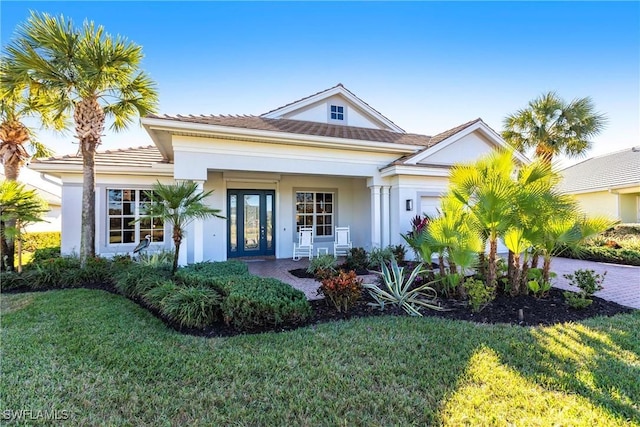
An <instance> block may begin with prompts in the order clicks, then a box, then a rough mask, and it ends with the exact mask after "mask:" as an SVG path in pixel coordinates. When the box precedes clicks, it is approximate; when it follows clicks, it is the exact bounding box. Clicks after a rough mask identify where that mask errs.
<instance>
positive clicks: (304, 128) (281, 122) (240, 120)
mask: <svg viewBox="0 0 640 427" xmlns="http://www.w3.org/2000/svg"><path fill="white" fill-rule="evenodd" d="M147 117H148V118H153V119H163V120H175V121H181V122H188V123H197V124H203V125H216V126H229V127H236V128H244V129H254V130H266V131H274V132H285V133H293V134H301V135H313V136H326V137H333V138H345V139H356V140H362V141H375V142H388V143H394V144H408V145H421V146H425V147H428V146H430V145H431V144H430V141H431V137H429V136H427V135H418V134H413V133H400V132H393V131H388V130H381V129H370V128H361V127H355V126H341V125H334V124H327V123H318V122H309V121H303V120H292V119H268V118H265V117H261V116H246V115H245V116H225V115H220V116H214V115H209V116H204V115H200V116H193V115H189V116H183V115H177V116H168V115H166V114H165V115H163V116H158V115H147Z"/></svg>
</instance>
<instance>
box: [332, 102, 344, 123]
mask: <svg viewBox="0 0 640 427" xmlns="http://www.w3.org/2000/svg"><path fill="white" fill-rule="evenodd" d="M329 118H330V119H331V120H344V107H343V106H342V105H332V106H331V107H330V113H329Z"/></svg>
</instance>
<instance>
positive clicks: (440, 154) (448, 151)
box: [420, 133, 495, 165]
mask: <svg viewBox="0 0 640 427" xmlns="http://www.w3.org/2000/svg"><path fill="white" fill-rule="evenodd" d="M437 147H438V146H437V145H436V148H437ZM494 148H495V144H492V143H490V142H489V141H488V140H487V139H485V138H484V137H483V136H481V135H480V134H478V133H470V134H468V135H465V136H464V137H462V138H460V139H459V140H456V141H454V142H452V143H451V144H449V145H447V146H446V147H443V148H442V149H441V150H439V151H436V152H435V153H433V154H431V155H430V156H429V157H427V158H426V159H425V160H424V161H422V162H420V163H425V164H426V163H429V164H443V165H452V164H453V163H465V162H474V161H476V160H478V158H480V157H481V156H484V155H486V154H489V153H490V152H491V151H492V150H493V149H494Z"/></svg>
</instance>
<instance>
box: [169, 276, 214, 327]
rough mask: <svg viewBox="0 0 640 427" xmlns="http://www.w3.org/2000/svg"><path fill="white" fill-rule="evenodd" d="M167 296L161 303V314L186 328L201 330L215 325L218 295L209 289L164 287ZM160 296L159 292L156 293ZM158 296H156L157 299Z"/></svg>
mask: <svg viewBox="0 0 640 427" xmlns="http://www.w3.org/2000/svg"><path fill="white" fill-rule="evenodd" d="M164 286H165V288H164V289H163V290H164V291H166V292H167V294H166V295H165V296H164V297H163V298H162V301H161V312H162V314H163V315H165V316H167V317H168V318H169V319H171V320H173V321H174V322H177V323H178V324H180V325H181V326H185V327H188V328H203V327H205V326H207V325H211V324H213V323H215V321H216V320H217V319H218V317H219V313H220V301H221V298H220V295H219V294H218V293H217V292H216V291H215V290H213V289H211V288H205V287H184V288H183V287H177V288H176V289H172V288H171V287H170V286H167V285H166V284H165V285H164ZM157 292H158V294H160V295H161V294H162V292H161V291H157ZM160 295H157V296H158V297H159V296H160Z"/></svg>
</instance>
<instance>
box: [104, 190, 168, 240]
mask: <svg viewBox="0 0 640 427" xmlns="http://www.w3.org/2000/svg"><path fill="white" fill-rule="evenodd" d="M151 202H153V197H149V194H147V192H146V191H145V190H125V189H121V190H114V189H109V190H107V204H108V210H107V235H108V236H109V244H111V245H116V244H123V243H138V242H140V241H141V240H144V237H145V236H146V235H147V234H149V235H150V236H151V241H152V242H163V241H164V224H163V222H162V220H161V219H160V218H145V219H142V220H140V221H138V222H133V221H136V220H137V219H139V218H140V217H141V214H142V213H143V212H144V208H145V207H146V206H149V204H151Z"/></svg>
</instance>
